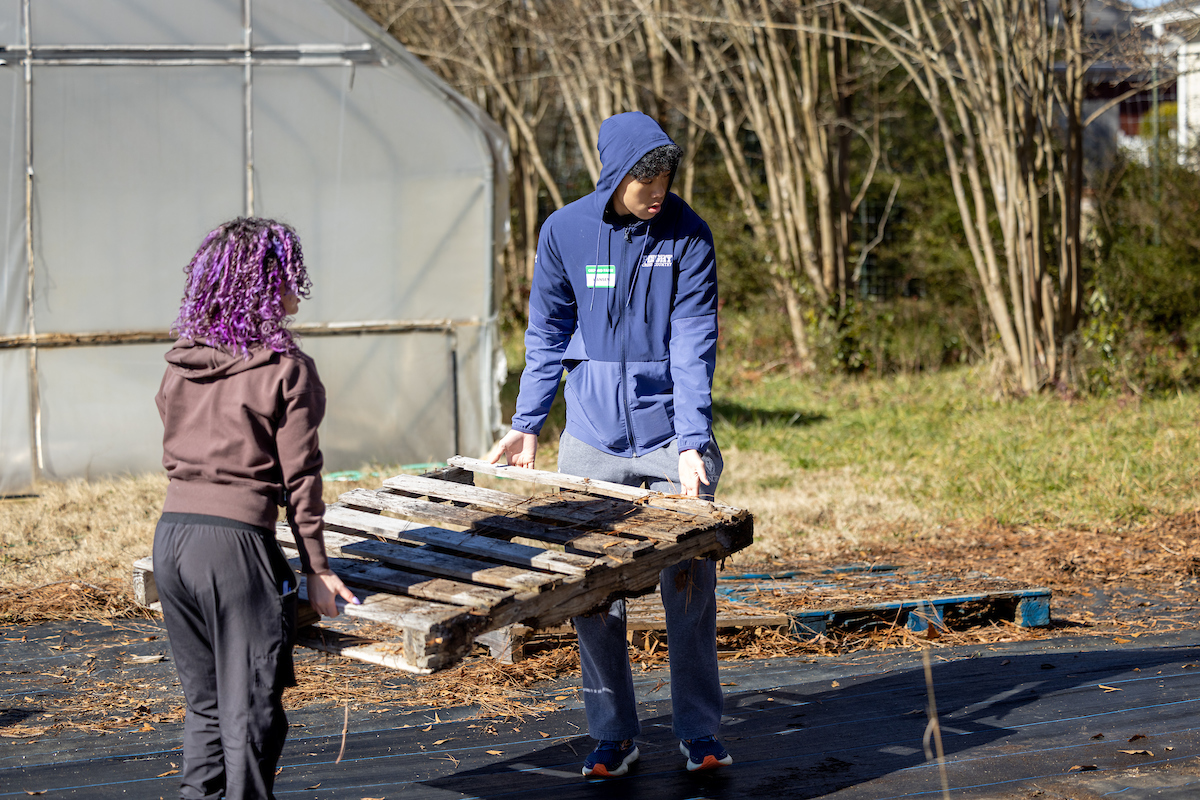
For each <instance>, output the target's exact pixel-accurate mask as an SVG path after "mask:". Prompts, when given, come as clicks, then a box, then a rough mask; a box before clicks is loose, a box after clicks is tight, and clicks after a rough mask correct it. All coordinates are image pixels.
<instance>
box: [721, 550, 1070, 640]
mask: <svg viewBox="0 0 1200 800" xmlns="http://www.w3.org/2000/svg"><path fill="white" fill-rule="evenodd" d="M717 591H718V595H719V596H723V597H726V598H728V599H730V600H735V601H737V602H740V603H743V604H746V605H749V606H751V607H759V608H762V609H763V610H764V612H775V613H785V614H787V615H788V617H789V618H790V620H791V626H792V630H793V632H794V633H796V634H799V635H813V634H821V633H825V632H826V631H827V630H830V629H833V628H837V629H841V630H864V629H870V628H874V627H890V626H893V625H897V624H898V625H902V626H904V627H907V628H908V629H909V630H912V631H918V632H919V631H924V630H926V629H927V628H928V627H929V626H930V625H933V626H934V627H937V628H942V629H945V628H946V627H947V624H948V621H949V622H956V621H958V622H970V621H972V620H975V619H984V618H986V619H999V620H1005V621H1008V622H1012V623H1014V624H1015V625H1017V626H1018V627H1023V628H1036V627H1044V626H1046V625H1049V624H1050V599H1051V594H1050V590H1049V589H1047V588H1045V587H1042V586H1034V585H1031V584H1023V583H1018V582H1014V581H1009V580H1004V579H1000V578H993V577H988V576H977V577H972V578H962V577H951V576H944V575H929V574H927V573H925V572H924V571H923V570H920V569H913V568H901V567H896V566H889V565H883V566H881V565H870V566H845V567H838V568H833V569H826V570H822V571H820V572H819V573H799V572H789V573H783V574H780V575H745V576H725V577H723V578H722V580H721V582H720V586H719V587H718V590H717Z"/></svg>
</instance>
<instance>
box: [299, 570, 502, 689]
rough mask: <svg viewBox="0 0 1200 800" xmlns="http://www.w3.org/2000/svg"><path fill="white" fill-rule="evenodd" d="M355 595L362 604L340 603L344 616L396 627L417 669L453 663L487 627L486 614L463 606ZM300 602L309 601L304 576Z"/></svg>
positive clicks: (379, 594) (407, 658) (407, 657)
mask: <svg viewBox="0 0 1200 800" xmlns="http://www.w3.org/2000/svg"><path fill="white" fill-rule="evenodd" d="M352 563H353V562H349V561H347V563H345V564H338V567H337V568H336V569H338V571H339V572H341V571H347V572H348V571H350V569H349V566H350V564H352ZM380 569H386V567H380ZM354 593H355V594H356V595H357V596H358V598H359V600H360V601H361V602H362V604H361V605H352V604H346V605H342V604H341V603H339V604H338V607H339V608H340V609H341V611H342V613H343V614H345V615H346V616H348V617H355V618H357V619H366V620H370V621H372V622H379V623H382V624H384V625H390V626H392V627H394V628H397V629H398V634H399V636H400V638H399V641H400V642H402V644H403V654H404V655H403V657H404V660H405V661H406V662H407V663H408V664H409V665H411V666H412V667H413V669H414V670H425V671H432V670H436V669H441V668H442V667H445V666H448V665H450V664H453V663H454V662H455V661H458V660H459V659H461V658H462V657H463V656H465V655H466V654H467V653H468V652H470V650H471V648H472V647H473V646H474V641H475V637H476V636H478V635H479V634H480V633H482V632H483V631H484V630H485V629H486V628H487V616H486V615H481V614H479V613H477V612H476V611H475V610H473V609H467V608H463V607H462V606H452V605H445V604H442V603H436V602H433V601H429V600H418V599H416V598H412V597H402V596H399V595H395V594H390V593H387V592H372V591H369V590H362V589H358V590H355V592H354ZM300 599H301V600H304V601H305V602H307V601H308V585H307V581H306V580H305V577H304V576H303V575H302V576H300Z"/></svg>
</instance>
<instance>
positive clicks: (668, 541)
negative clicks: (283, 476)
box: [134, 457, 754, 673]
mask: <svg viewBox="0 0 1200 800" xmlns="http://www.w3.org/2000/svg"><path fill="white" fill-rule="evenodd" d="M450 464H451V466H450V467H448V468H446V469H444V470H438V471H435V472H433V473H427V474H426V475H423V476H414V475H397V476H394V477H392V478H388V479H386V480H385V481H384V482H383V484H384V485H383V488H381V489H379V490H376V491H368V490H364V489H355V490H353V491H350V492H346V493H345V494H343V495H342V496H341V497H340V498H339V501H338V502H337V503H333V504H331V505H329V506H328V508H327V509H326V512H325V530H326V534H325V537H326V549H327V551H328V553H329V555H330V564H331V566H332V567H333V569H334V570H335V571H336V572H337V573H338V575H339V576H340V577H341V578H342V580H343V581H344V582H345V583H346V585H347V586H349V587H351V588H352V589H353V590H354V591H355V593H356V594H357V595H358V597H359V599H360V600H361V601H362V604H361V605H346V606H344V607H343V609H342V610H343V612H344V613H345V614H346V615H347V616H350V617H354V618H357V619H360V620H366V621H371V622H376V623H381V624H383V625H386V626H389V627H390V628H391V629H394V630H395V632H396V636H395V637H394V638H391V639H389V640H388V641H384V642H373V643H372V642H364V641H363V640H361V639H356V638H354V637H348V636H346V635H343V634H339V633H337V632H334V631H325V632H322V631H320V630H313V629H308V630H306V631H304V632H303V634H302V641H303V642H304V643H305V644H308V645H310V646H313V647H317V648H318V649H322V650H326V651H329V652H337V653H342V654H344V655H348V656H351V657H353V658H358V659H361V660H364V661H370V662H372V663H378V664H383V665H386V666H389V667H395V668H398V669H403V670H407V671H411V672H417V673H427V672H432V671H434V670H436V669H441V668H443V667H446V666H448V665H450V664H452V663H454V662H455V661H457V660H459V659H460V658H462V657H463V656H464V655H465V654H466V653H468V652H469V651H470V650H471V649H472V646H473V643H474V641H475V639H476V637H479V636H481V635H483V634H485V633H487V632H488V631H492V630H496V629H500V628H505V627H507V626H510V625H517V624H519V625H523V626H526V627H529V628H533V629H545V628H552V627H554V626H556V625H560V624H562V623H564V622H566V621H567V620H568V619H570V618H571V617H574V616H578V615H580V614H586V613H589V612H591V611H593V610H595V609H598V608H602V607H603V606H605V605H606V604H607V603H610V602H612V601H613V600H615V599H617V598H620V597H634V596H637V595H639V594H645V593H647V592H650V591H653V590H654V587H655V586H656V585H657V583H658V574H659V572H660V571H661V570H662V569H663V568H664V567H667V566H670V565H671V564H675V563H677V562H679V561H683V560H686V559H689V558H704V557H708V558H724V557H725V556H728V555H729V554H731V553H733V552H736V551H737V550H740V549H742V548H744V547H746V546H747V545H749V544H750V542H751V541H752V540H753V526H754V522H753V517H752V516H751V514H750V513H749V512H748V511H745V510H743V509H737V508H732V507H730V506H726V505H723V504H720V503H712V502H708V501H705V500H700V499H697V498H684V497H677V496H671V495H663V494H661V493H658V492H651V491H648V490H645V489H638V488H633V487H628V486H622V485H620V484H613V483H607V482H604V481H593V480H588V479H585V478H578V477H575V476H571V475H563V474H560V473H553V472H545V471H541V470H529V469H521V468H517V467H496V466H494V465H491V464H487V463H485V462H482V461H478V460H476V459H468V458H461V457H456V458H453V459H451V460H450ZM475 473H485V474H490V475H497V476H500V477H506V478H513V479H516V480H519V481H525V482H528V483H533V484H540V485H542V486H546V487H552V488H555V489H557V490H558V491H552V492H548V493H542V494H534V495H520V494H511V493H508V492H501V491H497V490H493V489H485V488H481V487H478V486H475V485H474V474H475ZM278 539H279V542H280V544H281V545H283V546H284V547H285V548H290V549H292V550H294V548H295V543H294V541H293V540H292V536H291V533H290V532H287V531H286V528H285V527H281V529H280V532H279V536H278ZM134 585H135V593H136V594H138V598H139V600H140V601H142V602H143V603H147V604H149V603H151V602H153V601H154V600H156V599H157V597H156V596H155V592H154V584H153V564H152V563H150V562H149V560H148V559H142V560H141V561H139V562H138V563H137V564H136V565H135V568H134ZM301 597H302V599H307V587H306V586H303V585H302V586H301Z"/></svg>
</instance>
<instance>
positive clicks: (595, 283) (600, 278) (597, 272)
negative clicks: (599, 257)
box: [584, 264, 617, 289]
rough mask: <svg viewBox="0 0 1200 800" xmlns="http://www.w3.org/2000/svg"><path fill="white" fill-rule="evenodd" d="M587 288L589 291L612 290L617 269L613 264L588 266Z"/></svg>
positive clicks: (614, 285)
mask: <svg viewBox="0 0 1200 800" xmlns="http://www.w3.org/2000/svg"><path fill="white" fill-rule="evenodd" d="M584 269H585V270H586V271H587V287H588V288H589V289H613V288H616V285H617V267H616V265H615V264H588V265H587V266H586V267H585V268H584Z"/></svg>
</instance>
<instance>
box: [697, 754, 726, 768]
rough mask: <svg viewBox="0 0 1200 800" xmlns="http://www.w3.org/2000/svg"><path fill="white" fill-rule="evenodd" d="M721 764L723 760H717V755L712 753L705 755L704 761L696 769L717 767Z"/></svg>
mask: <svg viewBox="0 0 1200 800" xmlns="http://www.w3.org/2000/svg"><path fill="white" fill-rule="evenodd" d="M719 766H721V762H720V761H718V760H717V757H716V756H711V755H710V756H705V757H704V761H703V762H701V764H700V766H698V767H696V769H716V768H717V767H719Z"/></svg>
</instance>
